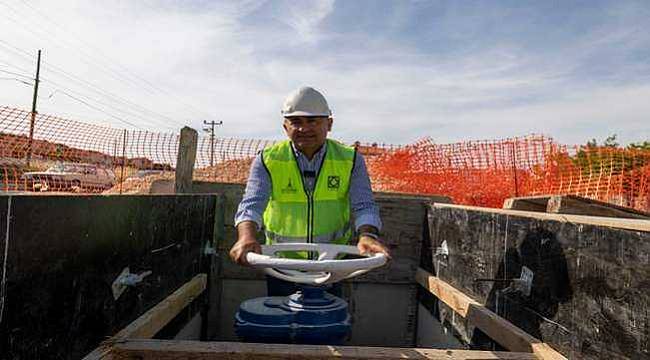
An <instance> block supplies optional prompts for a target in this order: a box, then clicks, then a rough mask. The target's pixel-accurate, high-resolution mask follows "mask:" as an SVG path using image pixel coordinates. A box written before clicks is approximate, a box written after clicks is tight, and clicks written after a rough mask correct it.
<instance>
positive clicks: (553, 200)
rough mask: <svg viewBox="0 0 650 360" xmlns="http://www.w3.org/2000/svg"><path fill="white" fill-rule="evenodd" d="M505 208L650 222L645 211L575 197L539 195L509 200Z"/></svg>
mask: <svg viewBox="0 0 650 360" xmlns="http://www.w3.org/2000/svg"><path fill="white" fill-rule="evenodd" d="M503 208H504V209H508V210H522V211H537V212H547V213H551V214H570V215H586V216H604V217H613V218H623V219H645V220H650V214H648V213H645V212H643V211H639V210H636V209H632V208H628V207H624V206H619V205H615V204H610V203H607V202H603V201H598V200H594V199H588V198H584V197H580V196H575V195H537V196H522V197H515V198H509V199H506V200H505V201H504V202H503Z"/></svg>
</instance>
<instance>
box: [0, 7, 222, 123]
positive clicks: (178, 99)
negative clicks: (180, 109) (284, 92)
mask: <svg viewBox="0 0 650 360" xmlns="http://www.w3.org/2000/svg"><path fill="white" fill-rule="evenodd" d="M21 4H22V5H23V6H26V7H27V8H29V10H28V12H29V13H36V14H38V15H40V17H41V18H43V19H45V20H46V21H47V22H49V23H51V24H53V25H54V26H55V27H57V28H59V29H61V30H63V31H64V32H66V33H68V34H69V35H70V36H71V37H73V38H75V39H76V40H77V41H78V42H79V43H80V44H82V45H83V46H85V47H87V48H90V49H92V50H93V51H92V52H90V53H85V54H84V55H85V56H87V57H88V58H91V59H92V58H95V59H100V60H101V61H104V62H106V63H108V64H110V65H112V66H114V67H116V68H119V69H121V70H122V71H123V72H124V73H126V74H127V75H128V76H125V75H123V74H122V73H120V72H118V71H115V70H113V69H111V68H110V67H108V66H104V68H105V69H106V70H108V72H110V73H111V74H113V75H114V76H117V77H119V78H121V79H123V80H124V81H128V82H129V83H130V84H132V85H135V86H136V87H138V88H140V86H141V85H140V84H144V85H146V86H148V87H149V88H150V89H153V90H156V91H158V92H159V93H162V94H166V95H168V97H169V98H170V99H172V100H174V101H176V102H179V103H181V104H182V105H184V106H185V107H187V108H190V109H192V110H193V111H196V112H197V113H200V114H202V115H203V116H206V115H207V117H212V116H210V115H209V114H208V113H207V112H205V111H203V110H200V109H198V108H197V107H195V106H193V105H191V104H189V103H188V102H187V99H182V97H179V96H178V95H177V94H174V93H172V92H170V91H168V90H166V89H164V88H161V87H159V86H156V85H154V84H153V83H151V82H150V81H148V80H146V79H145V78H143V77H141V76H139V75H137V74H135V73H133V72H131V71H130V70H129V69H128V68H126V67H125V66H123V65H121V64H120V63H119V62H117V61H115V60H111V61H106V59H110V57H109V56H107V55H106V54H105V53H103V52H102V51H101V49H99V48H98V47H96V46H93V45H92V44H89V43H87V42H86V41H84V40H83V39H81V38H80V37H79V36H77V35H76V34H75V33H74V32H72V31H70V30H69V29H68V28H67V27H66V26H63V25H61V24H59V23H58V22H56V21H54V20H52V19H51V18H50V17H49V16H47V15H45V14H44V13H43V12H41V11H40V10H38V9H37V8H35V7H34V6H32V5H30V4H29V3H28V2H26V1H24V2H22V3H21ZM4 5H5V7H7V8H9V9H10V10H12V11H13V12H14V13H16V14H18V15H19V16H21V17H24V16H23V14H21V13H20V12H19V11H17V10H16V9H15V8H12V7H10V6H8V5H6V4H4ZM48 35H50V36H52V32H48ZM75 50H77V51H78V50H79V49H76V48H75ZM89 54H99V55H101V57H99V56H93V55H89ZM95 63H97V61H95ZM129 77H130V78H129ZM133 79H135V80H133ZM138 82H139V83H138Z"/></svg>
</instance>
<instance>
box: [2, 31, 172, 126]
mask: <svg viewBox="0 0 650 360" xmlns="http://www.w3.org/2000/svg"><path fill="white" fill-rule="evenodd" d="M2 43H4V45H3V46H5V47H6V48H9V50H10V51H13V52H14V53H15V54H18V55H19V56H22V57H23V58H30V56H29V52H27V51H25V50H23V49H20V48H18V47H15V46H13V45H11V44H9V43H8V42H6V41H3V40H1V39H0V45H2ZM43 63H44V64H46V65H49V67H50V68H51V71H53V72H54V73H58V74H60V75H61V76H63V77H66V78H68V79H69V80H71V81H74V82H76V83H77V84H79V85H81V86H83V87H85V88H88V89H90V90H92V91H93V92H95V93H98V94H101V95H103V96H105V97H107V98H110V99H112V100H113V101H114V102H118V103H123V104H126V106H128V107H131V108H134V109H136V111H138V112H140V113H142V114H146V116H149V117H150V116H151V114H153V115H154V116H156V117H162V118H166V119H169V120H170V121H172V122H174V123H176V124H178V125H180V126H184V125H185V124H183V123H180V122H178V121H176V120H174V119H172V118H170V117H168V116H165V115H162V114H160V113H157V112H155V111H153V110H149V109H147V108H145V107H143V106H141V105H139V104H135V103H133V102H131V101H129V100H126V99H124V98H122V97H120V96H117V95H113V94H111V93H109V92H107V91H105V90H103V89H101V88H99V87H97V86H95V85H93V84H92V83H90V82H88V81H86V80H84V79H82V78H80V77H78V76H76V75H74V74H70V73H68V72H67V71H65V70H63V69H61V68H59V67H58V66H55V65H53V64H51V63H50V62H48V61H43ZM163 123H167V121H164V122H163Z"/></svg>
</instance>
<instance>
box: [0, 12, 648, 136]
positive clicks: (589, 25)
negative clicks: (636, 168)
mask: <svg viewBox="0 0 650 360" xmlns="http://www.w3.org/2000/svg"><path fill="white" fill-rule="evenodd" d="M25 4H26V5H25ZM33 9H36V10H37V11H36V12H35V11H30V10H33ZM0 14H1V15H0V34H1V35H0V40H2V42H0V70H4V71H11V72H15V73H19V74H23V75H29V74H31V73H33V68H34V61H33V59H30V58H29V56H27V55H29V54H30V53H31V54H34V53H35V49H38V48H42V49H44V52H45V53H44V59H45V60H46V61H47V62H46V64H45V65H44V67H43V72H42V76H43V77H44V79H46V81H44V82H43V83H42V91H41V95H40V96H39V108H40V111H41V112H43V113H49V114H57V115H62V116H66V117H70V118H73V119H77V120H82V121H87V122H93V123H99V124H107V125H111V126H115V127H132V125H130V124H133V125H136V126H138V127H140V128H145V129H151V130H156V131H173V130H174V129H177V128H179V127H180V126H182V125H184V124H188V125H190V126H193V127H196V128H200V127H201V126H200V123H201V122H202V120H203V119H215V120H223V121H224V126H223V127H221V128H220V129H219V132H220V134H221V135H222V136H233V137H245V138H281V137H282V136H283V135H282V131H281V127H280V123H281V118H280V117H279V108H280V105H281V103H282V100H283V98H284V96H285V95H286V94H287V93H288V92H290V91H291V90H292V89H294V88H296V87H298V86H302V85H311V86H314V87H316V88H318V89H321V90H322V91H323V92H324V93H325V94H326V96H327V98H328V100H329V101H330V104H331V107H332V109H333V111H334V116H335V125H334V129H333V133H332V137H335V138H339V139H342V140H344V141H349V142H351V141H354V140H361V141H369V142H372V141H378V142H385V143H409V142H413V141H415V140H417V139H420V138H423V137H426V136H430V137H432V138H433V139H434V140H435V141H436V142H439V143H445V142H452V141H459V140H469V139H493V138H503V137H509V136H516V135H526V134H530V133H544V134H547V135H550V136H553V137H554V138H556V139H558V140H559V141H561V142H564V143H572V144H574V143H584V142H585V141H586V140H588V139H591V138H598V139H604V138H605V137H606V136H608V135H610V134H613V133H616V134H618V136H619V138H620V140H621V141H622V142H625V143H627V142H632V141H642V140H650V125H649V124H650V115H649V114H650V101H648V99H650V35H649V34H650V31H648V25H650V20H649V19H650V2H648V1H573V2H570V1H535V2H533V1H530V2H526V1H410V2H409V1H237V2H222V1H214V2H213V1H196V2H189V1H181V2H177V1H159V2H154V1H140V2H132V1H116V2H110V3H108V2H102V3H90V2H87V1H57V2H56V3H54V2H48V1H36V0H30V1H27V2H26V3H23V2H22V1H16V0H13V1H12V0H0ZM27 24H37V26H36V27H34V26H28V25H27ZM20 51H24V52H26V53H27V54H26V53H22V52H20ZM48 66H49V67H48ZM62 72H63V73H62ZM11 76H12V75H10V74H7V73H0V78H3V77H11ZM71 77H72V79H71ZM20 79H26V78H24V77H20ZM79 79H83V82H80V81H79ZM47 80H49V82H48V81H47ZM91 85H92V88H91ZM52 94H54V95H52ZM69 94H74V96H75V97H76V98H78V99H80V98H81V99H85V101H86V102H88V103H90V104H94V108H93V107H90V106H88V105H87V104H83V103H81V102H79V101H78V100H75V99H73V98H72V97H70V96H68V95H69ZM107 94H108V95H107ZM116 97H119V98H116ZM124 100H127V101H129V102H131V104H125V103H124V102H123V101H124ZM30 102H31V89H30V88H29V86H26V85H24V84H22V83H20V82H18V81H15V80H11V79H6V80H0V105H12V106H16V107H22V108H26V109H28V108H29V107H30ZM133 103H136V104H138V107H137V108H134V107H133ZM96 108H100V109H102V111H97V110H96Z"/></svg>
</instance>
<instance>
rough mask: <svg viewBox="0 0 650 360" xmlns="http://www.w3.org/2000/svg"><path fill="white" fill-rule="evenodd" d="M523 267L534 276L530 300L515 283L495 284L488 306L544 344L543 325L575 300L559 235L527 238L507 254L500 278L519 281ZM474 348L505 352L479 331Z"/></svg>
mask: <svg viewBox="0 0 650 360" xmlns="http://www.w3.org/2000/svg"><path fill="white" fill-rule="evenodd" d="M523 266H525V267H527V268H528V269H530V270H532V272H533V274H534V276H533V281H532V289H531V292H530V296H526V295H525V294H524V293H522V292H521V291H519V290H516V289H515V288H514V286H513V283H512V281H500V282H495V284H494V286H493V287H492V289H491V290H490V293H489V295H488V298H487V301H486V306H487V307H488V308H489V309H490V310H492V311H494V312H495V313H497V314H499V315H500V316H501V317H504V318H506V319H508V320H509V321H510V322H512V323H513V324H515V325H516V326H518V327H519V328H521V329H522V330H524V331H525V332H527V333H528V334H530V335H532V336H534V337H536V338H538V339H540V340H542V341H543V340H544V339H542V332H541V329H540V326H541V324H542V323H543V322H544V321H546V320H545V319H553V317H555V315H556V314H557V312H558V308H559V305H560V304H562V303H566V302H568V301H570V300H571V298H572V296H573V289H572V288H571V283H570V279H569V272H568V268H567V261H566V257H565V255H564V251H563V250H562V245H561V244H560V243H559V241H558V240H557V238H556V237H555V234H553V233H552V232H550V231H548V230H545V229H542V228H538V229H535V230H533V231H531V232H529V233H528V234H526V236H525V237H524V240H523V241H522V243H521V244H520V245H519V246H518V247H516V248H514V247H513V248H509V249H508V250H507V251H506V254H505V257H504V258H503V259H501V261H500V262H499V267H498V270H497V274H496V278H497V279H514V278H519V277H520V275H521V270H522V267H523ZM471 347H472V348H474V349H497V350H498V349H503V348H501V347H500V346H499V345H498V344H496V343H494V341H492V340H491V339H490V338H489V337H488V336H487V335H486V334H485V333H483V332H482V331H480V330H479V329H475V330H474V333H473V335H472V340H471Z"/></svg>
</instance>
